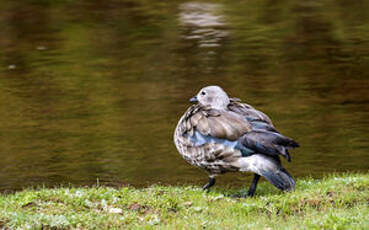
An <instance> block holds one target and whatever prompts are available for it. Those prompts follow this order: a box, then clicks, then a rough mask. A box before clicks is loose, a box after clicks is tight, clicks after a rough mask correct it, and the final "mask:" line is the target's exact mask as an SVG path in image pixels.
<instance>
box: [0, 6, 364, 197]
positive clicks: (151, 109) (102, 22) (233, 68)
mask: <svg viewBox="0 0 369 230" xmlns="http://www.w3.org/2000/svg"><path fill="white" fill-rule="evenodd" d="M368 8H369V3H368V1H349V0H342V1H332V0H323V1H321V0H319V1H317V0H316V1H292V0H284V1H272V0H261V1H240V0H237V1H231V0H227V1H225V0H224V1H216V2H215V1H214V2H212V1H203V2H186V1H153V0H130V1H128V0H101V1H97V0H96V1H91V0H82V1H73V0H58V1H46V0H17V1H12V0H3V1H1V4H0V28H1V32H0V33H1V36H0V50H1V52H0V114H1V116H0V157H1V161H0V190H2V191H6V190H14V189H20V188H24V187H27V186H40V185H45V186H54V185H59V184H63V185H68V184H71V185H78V186H79V185H91V184H94V183H96V182H97V180H99V183H100V184H109V185H119V184H130V185H133V186H146V185H150V184H154V183H164V184H173V185H176V184H199V185H200V184H203V183H205V182H206V180H207V177H206V174H205V173H204V172H202V171H200V170H198V169H196V168H194V167H192V166H190V165H188V164H187V163H186V162H185V161H184V160H183V159H182V158H181V156H180V155H179V154H178V153H177V151H176V149H175V147H174V144H173V141H172V135H173V130H174V128H175V126H176V123H177V120H178V119H179V117H180V116H181V115H182V113H183V112H184V111H185V109H186V108H187V107H188V106H189V105H190V104H189V102H188V99H189V98H190V97H192V96H193V95H194V94H195V93H196V92H197V91H198V90H199V89H200V88H201V87H203V86H206V85H210V84H217V85H220V86H222V87H223V88H224V89H225V90H226V91H227V92H228V93H229V95H230V96H235V97H239V98H242V99H243V100H244V101H245V102H248V103H250V104H252V105H254V106H255V107H256V108H258V109H260V110H262V111H264V112H266V113H267V114H268V115H269V116H270V117H271V118H272V119H273V121H274V123H275V125H276V126H277V128H278V129H279V130H280V131H281V132H282V133H284V134H285V135H287V136H290V137H293V138H295V139H296V140H297V141H298V142H299V143H300V144H301V148H299V149H297V150H296V151H294V152H293V154H292V162H291V163H287V162H284V163H285V166H286V168H287V169H288V170H289V171H290V172H291V174H292V175H294V176H295V177H304V176H309V175H312V176H313V177H320V176H322V175H323V174H325V173H329V172H343V171H361V172H368V169H369V148H368V147H369V144H368V139H369V134H368V131H369V129H368V127H369V14H368ZM250 179H251V177H250V176H249V175H248V174H228V175H226V176H224V177H221V178H220V179H219V184H220V186H242V185H245V186H248V184H249V181H250Z"/></svg>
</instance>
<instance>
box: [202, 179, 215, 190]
mask: <svg viewBox="0 0 369 230" xmlns="http://www.w3.org/2000/svg"><path fill="white" fill-rule="evenodd" d="M213 185H215V178H214V177H209V182H208V183H207V184H206V185H204V187H202V189H203V190H204V191H205V190H206V191H207V192H209V189H210V188H211V187H213Z"/></svg>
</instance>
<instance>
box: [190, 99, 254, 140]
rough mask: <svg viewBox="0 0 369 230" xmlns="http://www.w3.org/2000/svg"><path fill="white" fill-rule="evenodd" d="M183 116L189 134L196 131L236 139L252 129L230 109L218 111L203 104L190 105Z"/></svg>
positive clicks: (191, 134) (215, 136)
mask: <svg viewBox="0 0 369 230" xmlns="http://www.w3.org/2000/svg"><path fill="white" fill-rule="evenodd" d="M187 114H188V116H186V117H185V122H186V130H187V132H188V133H189V135H190V136H193V135H194V132H195V131H198V132H199V133H200V134H201V135H204V136H209V137H212V138H218V139H224V140H228V141H236V140H238V139H239V138H240V137H241V136H242V135H243V134H245V133H247V132H250V131H251V130H252V128H251V124H250V123H249V122H248V121H247V120H246V119H245V118H244V117H242V116H241V115H239V114H237V113H235V112H232V111H219V110H216V109H211V108H207V107H203V106H199V105H196V106H192V107H190V109H189V110H188V113H187Z"/></svg>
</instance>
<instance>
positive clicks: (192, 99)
mask: <svg viewBox="0 0 369 230" xmlns="http://www.w3.org/2000/svg"><path fill="white" fill-rule="evenodd" d="M190 102H192V103H197V102H199V100H197V97H196V96H194V97H193V98H191V99H190Z"/></svg>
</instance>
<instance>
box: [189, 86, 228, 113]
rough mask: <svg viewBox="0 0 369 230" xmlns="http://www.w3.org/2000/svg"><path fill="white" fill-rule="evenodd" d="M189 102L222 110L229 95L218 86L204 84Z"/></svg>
mask: <svg viewBox="0 0 369 230" xmlns="http://www.w3.org/2000/svg"><path fill="white" fill-rule="evenodd" d="M190 102H193V103H199V104H201V105H203V106H210V107H211V108H212V109H220V110H224V109H226V108H227V106H228V104H229V102H230V101H229V97H228V95H227V94H226V92H224V90H223V89H222V88H220V87H219V86H206V87H204V88H202V89H201V90H200V91H199V92H198V94H197V95H196V96H194V97H193V98H191V99H190Z"/></svg>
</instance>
